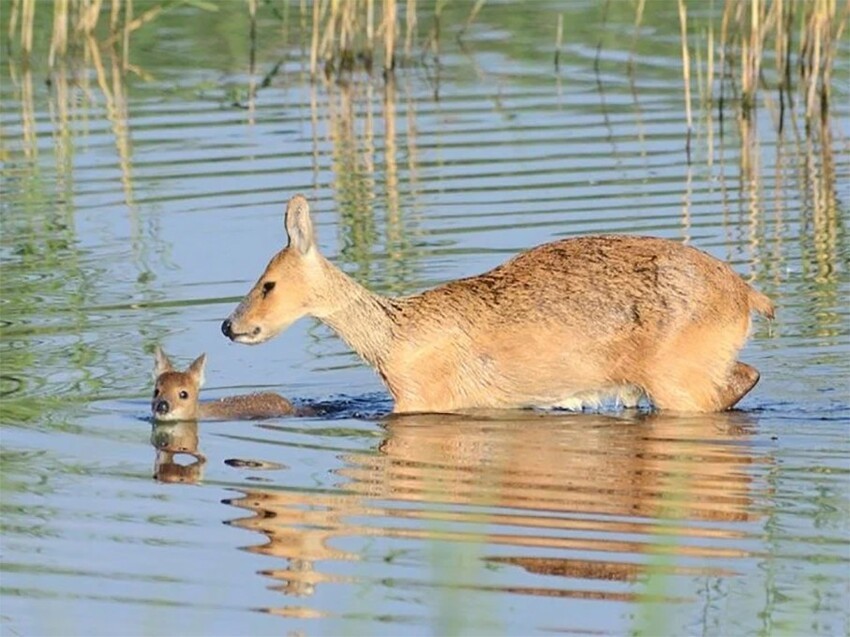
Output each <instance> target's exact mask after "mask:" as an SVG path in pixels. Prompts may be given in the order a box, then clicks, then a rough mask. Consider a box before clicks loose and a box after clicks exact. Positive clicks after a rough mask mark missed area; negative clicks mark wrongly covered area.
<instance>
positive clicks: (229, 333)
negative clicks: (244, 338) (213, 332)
mask: <svg viewBox="0 0 850 637" xmlns="http://www.w3.org/2000/svg"><path fill="white" fill-rule="evenodd" d="M221 333H222V334H224V335H225V336H226V337H227V338H232V337H233V327H232V324H231V322H230V319H224V322H223V323H222V324H221Z"/></svg>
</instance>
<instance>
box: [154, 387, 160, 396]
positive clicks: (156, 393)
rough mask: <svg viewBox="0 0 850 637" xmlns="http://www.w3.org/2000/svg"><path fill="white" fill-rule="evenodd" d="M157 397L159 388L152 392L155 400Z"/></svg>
mask: <svg viewBox="0 0 850 637" xmlns="http://www.w3.org/2000/svg"><path fill="white" fill-rule="evenodd" d="M157 396H159V387H156V388H154V390H153V397H154V398H156V397H157Z"/></svg>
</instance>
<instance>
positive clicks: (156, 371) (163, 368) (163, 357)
mask: <svg viewBox="0 0 850 637" xmlns="http://www.w3.org/2000/svg"><path fill="white" fill-rule="evenodd" d="M153 353H154V360H155V362H154V366H153V377H154V379H157V378H159V376H160V375H161V374H164V373H165V372H173V371H174V366H173V365H172V364H171V361H170V360H169V359H168V355H167V354H166V353H165V352H164V351H163V349H162V348H161V347H160V346H159V345H157V346H156V348H155V349H154V352H153Z"/></svg>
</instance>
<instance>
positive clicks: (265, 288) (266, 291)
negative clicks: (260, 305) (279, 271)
mask: <svg viewBox="0 0 850 637" xmlns="http://www.w3.org/2000/svg"><path fill="white" fill-rule="evenodd" d="M274 286H275V282H274V281H266V282H265V283H263V298H266V296H268V294H269V292H271V291H272V290H274Z"/></svg>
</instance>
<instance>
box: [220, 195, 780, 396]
mask: <svg viewBox="0 0 850 637" xmlns="http://www.w3.org/2000/svg"><path fill="white" fill-rule="evenodd" d="M285 226H286V232H287V235H288V238H289V241H288V244H287V246H286V247H285V248H284V249H283V250H281V251H280V252H278V253H277V254H276V255H275V256H274V257H272V259H271V261H270V262H269V264H268V266H267V267H266V269H265V271H264V272H263V274H262V275H261V276H260V278H259V280H258V281H257V283H256V284H255V285H254V287H253V288H251V290H250V291H249V292H248V294H247V295H246V296H245V298H244V299H243V300H242V302H241V303H240V304H239V306H238V307H237V308H236V309H235V310H234V311H233V313H232V314H231V315H230V317H229V318H227V319H226V320H225V321H224V323H222V326H221V329H222V332H223V333H224V334H225V336H227V337H228V338H230V339H231V340H233V341H236V342H237V343H247V344H258V343H264V342H265V341H267V340H269V339H270V338H272V337H274V336H275V335H277V334H279V333H280V332H281V331H283V330H284V329H286V328H287V327H288V326H289V325H290V324H291V323H293V322H294V321H295V320H297V319H299V318H301V317H303V316H306V315H309V316H314V317H316V318H318V319H319V320H320V321H322V322H323V323H325V324H326V325H328V326H329V327H330V328H331V329H333V330H334V331H335V332H336V333H337V334H338V335H339V336H340V337H341V338H342V339H343V340H344V341H345V342H346V343H348V345H349V346H350V347H351V348H352V349H353V350H354V351H356V352H357V353H358V354H359V355H360V356H361V357H362V358H363V359H364V360H365V361H367V362H368V363H369V364H370V365H372V366H373V367H374V368H375V369H376V370H377V371H378V373H379V374H380V376H381V378H382V379H383V381H384V383H385V384H386V386H387V388H388V389H389V391H390V393H391V394H392V396H393V398H394V399H395V409H394V411H395V412H423V411H457V410H464V409H475V408H511V407H532V406H535V407H566V408H573V409H576V408H582V407H584V406H596V405H598V404H599V403H600V402H601V401H603V400H605V399H609V398H613V399H615V400H618V401H619V402H621V403H622V404H623V405H624V406H627V407H628V406H635V405H636V404H637V402H638V401H639V400H640V398H642V397H643V396H646V397H647V398H648V399H649V400H650V401H651V403H652V404H653V405H654V406H655V407H656V408H659V409H666V410H674V411H697V412H700V411H701V412H708V411H720V410H724V409H729V408H730V407H732V406H733V405H735V404H736V403H737V402H738V401H739V400H740V399H741V398H742V397H743V396H744V395H745V394H746V393H747V392H749V391H750V390H751V389H752V388H753V386H754V385H755V384H756V382H758V379H759V373H758V371H756V370H755V369H754V368H753V367H750V366H749V365H746V364H745V363H740V362H737V361H736V358H737V355H738V352H739V351H740V349H741V347H742V346H743V344H744V342H745V340H746V338H747V335H748V332H749V329H750V314H751V312H752V311H756V312H760V313H761V314H764V315H766V316H768V317H772V316H773V303H772V302H771V301H770V299H769V298H768V297H767V296H765V295H764V294H762V293H760V292H758V291H756V290H755V289H753V288H752V287H750V286H749V285H748V284H747V283H746V282H744V280H743V279H742V278H741V277H740V276H738V275H737V274H736V273H735V272H734V271H733V270H732V268H730V267H729V266H728V265H727V264H725V263H723V262H722V261H719V260H717V259H715V258H714V257H711V256H709V255H708V254H706V253H704V252H701V251H699V250H697V249H695V248H692V247H688V246H685V245H682V244H680V243H676V242H674V241H670V240H666V239H659V238H653V237H635V236H614V235H606V236H588V237H576V238H571V239H563V240H561V241H555V242H552V243H547V244H544V245H541V246H538V247H536V248H533V249H531V250H528V251H527V252H523V253H521V254H519V255H517V256H515V257H514V258H512V259H511V260H509V261H507V262H506V263H504V264H502V265H500V266H499V267H497V268H495V269H493V270H490V271H489V272H486V273H484V274H480V275H478V276H473V277H470V278H465V279H459V280H457V281H451V282H449V283H446V284H444V285H441V286H439V287H436V288H433V289H430V290H426V291H425V292H422V293H420V294H414V295H412V296H405V297H385V296H381V295H379V294H375V293H373V292H371V291H369V290H367V289H366V288H365V287H363V286H362V285H360V284H359V283H357V282H356V281H354V280H353V279H352V278H351V277H349V276H348V275H346V274H345V273H344V272H342V271H341V270H340V269H339V268H337V267H336V266H335V265H333V264H332V263H331V262H330V261H328V260H327V259H326V258H325V257H324V256H322V254H320V252H319V250H318V247H317V245H316V237H315V233H314V231H313V223H312V221H311V219H310V209H309V206H308V204H307V200H306V199H305V198H304V197H303V196H301V195H296V196H294V197H293V198H292V199H291V200H290V201H289V204H288V205H287V207H286V215H285Z"/></svg>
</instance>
